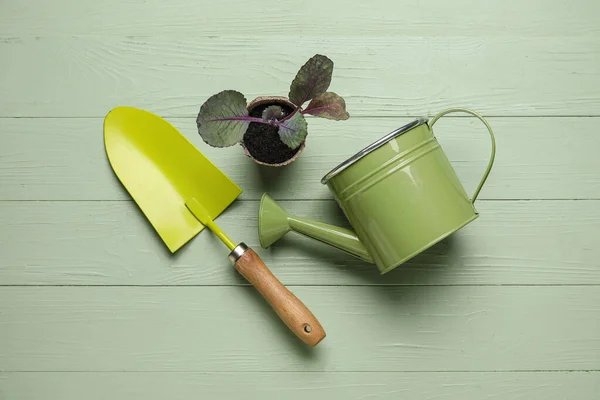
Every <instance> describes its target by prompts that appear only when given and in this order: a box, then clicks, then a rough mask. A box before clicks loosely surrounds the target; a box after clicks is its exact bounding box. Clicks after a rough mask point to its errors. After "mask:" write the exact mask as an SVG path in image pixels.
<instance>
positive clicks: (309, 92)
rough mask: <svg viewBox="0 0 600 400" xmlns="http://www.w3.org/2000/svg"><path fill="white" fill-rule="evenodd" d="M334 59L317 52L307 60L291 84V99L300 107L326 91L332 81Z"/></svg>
mask: <svg viewBox="0 0 600 400" xmlns="http://www.w3.org/2000/svg"><path fill="white" fill-rule="evenodd" d="M332 73H333V61H331V60H330V59H329V58H327V57H325V56H322V55H320V54H317V55H315V56H313V57H312V58H311V59H310V60H308V61H307V62H306V64H304V65H303V66H302V67H301V68H300V71H298V73H297V74H296V77H295V78H294V80H293V81H292V85H291V86H290V94H289V96H288V97H289V99H290V101H291V102H292V103H294V104H295V105H297V106H298V107H300V106H302V104H304V103H305V102H307V101H308V100H310V99H312V98H314V97H317V96H318V95H320V94H321V93H324V92H325V91H326V90H327V89H328V88H329V84H330V83H331V74H332Z"/></svg>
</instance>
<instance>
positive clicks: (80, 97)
mask: <svg viewBox="0 0 600 400" xmlns="http://www.w3.org/2000/svg"><path fill="white" fill-rule="evenodd" d="M257 40H258V41H259V43H256V41H257ZM282 43H286V44H287V46H286V49H285V51H284V52H282V48H281V46H282ZM317 51H318V52H321V53H324V54H327V55H328V56H329V57H331V58H332V60H333V61H334V62H335V73H334V78H333V81H332V84H331V87H330V89H331V90H332V91H334V92H337V93H338V94H340V95H342V96H343V97H344V99H345V100H346V103H347V106H348V109H349V112H350V113H351V115H354V116H359V115H360V116H395V117H397V116H406V115H411V116H414V115H420V114H422V113H436V112H438V111H441V110H442V109H443V108H446V107H450V106H458V105H460V106H464V107H471V108H475V109H476V110H477V111H479V112H481V113H485V114H486V115H503V116H505V115H518V116H531V115H537V116H539V115H582V114H583V115H595V116H598V115H600V113H599V109H600V94H599V93H598V91H597V89H596V88H597V87H598V86H600V71H599V70H598V68H597V66H598V64H599V63H600V42H599V41H598V40H597V38H596V37H595V36H594V37H574V38H563V37H559V38H553V39H552V40H548V39H547V38H538V37H532V38H519V37H454V36H451V37H445V36H434V37H422V36H411V37H387V36H384V37H364V38H362V37H358V38H356V37H353V38H352V39H351V40H349V39H347V38H346V37H344V36H311V35H302V36H300V37H297V36H287V35H283V36H279V35H278V36H277V37H260V39H257V38H256V37H252V36H250V37H248V36H244V37H238V36H236V37H204V36H195V35H194V36H188V35H184V36H177V37H176V38H172V37H163V36H151V37H146V36H145V37H132V38H128V37H120V36H119V37H113V36H106V37H91V36H84V37H80V36H77V37H63V36H61V37H56V36H49V37H43V36H42V37H39V38H37V37H31V36H25V37H18V38H17V39H13V38H9V39H5V40H4V41H3V42H0V59H2V60H3V62H2V63H1V64H0V75H5V76H7V75H10V76H12V79H3V80H2V81H0V91H1V92H3V93H10V94H11V96H10V97H3V98H2V100H0V116H21V117H30V116H47V117H51V116H53V117H58V116H60V117H75V116H76V117H102V116H104V115H105V114H106V113H107V112H108V111H109V110H110V109H111V108H112V107H114V106H115V105H120V104H127V105H133V106H137V107H142V108H147V109H149V110H151V111H153V112H155V113H159V114H161V115H165V116H183V117H188V116H190V115H194V114H197V112H198V109H199V107H200V105H201V104H202V103H203V102H204V100H205V99H206V98H208V97H209V96H210V95H212V94H214V93H216V92H219V91H221V90H225V89H236V90H239V91H241V92H242V93H244V94H245V95H246V96H247V99H248V101H250V100H251V99H252V98H254V97H256V96H262V95H287V93H288V92H289V87H290V83H291V82H292V79H293V78H294V76H295V74H296V72H297V70H298V68H299V67H300V66H301V65H302V64H303V63H304V62H305V61H306V60H307V59H308V58H309V57H311V56H312V55H314V54H315V52H317ZM265 60H269V62H268V63H265ZM374 65H375V66H377V67H376V68H374V67H373V66H374ZM224 66H225V67H224ZM542 71H543V73H542ZM47 76H52V78H53V79H51V80H48V79H46V77H47ZM249 76H250V77H251V79H249V78H248V77H249ZM481 98H485V99H486V101H479V99H481Z"/></svg>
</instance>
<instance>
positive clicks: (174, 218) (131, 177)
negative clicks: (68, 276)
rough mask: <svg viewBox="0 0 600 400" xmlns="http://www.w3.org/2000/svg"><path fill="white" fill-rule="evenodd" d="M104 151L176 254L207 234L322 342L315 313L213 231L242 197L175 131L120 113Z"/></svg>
mask: <svg viewBox="0 0 600 400" xmlns="http://www.w3.org/2000/svg"><path fill="white" fill-rule="evenodd" d="M104 145H105V147H106V154H107V156H108V159H109V162H110V164H111V166H112V168H113V170H114V171H115V174H116V175H117V177H118V178H119V180H120V181H121V183H122V184H123V186H125V188H126V189H127V191H128V192H129V194H130V195H131V197H132V198H133V199H134V200H135V202H136V203H137V204H138V206H139V207H140V209H141V210H142V212H143V213H144V215H145V216H146V217H147V218H148V220H149V221H150V223H151V224H152V226H153V227H154V229H156V231H157V232H158V234H159V236H160V237H161V238H162V240H163V241H164V242H165V244H166V245H167V247H168V248H169V250H170V251H171V252H173V253H174V252H176V251H177V250H178V249H179V248H180V247H181V246H183V245H184V244H185V243H187V242H188V241H189V240H190V239H192V238H193V237H194V236H196V234H198V233H199V232H200V231H202V230H203V229H204V227H205V226H206V227H208V228H209V229H210V230H211V231H212V232H213V233H215V235H216V236H217V237H218V238H219V239H220V240H221V241H222V242H223V243H224V244H225V245H226V246H227V247H228V248H229V250H230V251H231V253H229V259H230V260H231V262H232V263H233V264H234V266H235V269H236V270H237V271H238V272H239V273H240V274H241V275H242V276H244V278H246V279H247V280H248V282H250V283H251V284H252V285H253V286H254V287H255V288H256V289H257V290H258V291H259V292H260V294H261V295H262V296H263V297H264V298H265V299H266V300H267V302H268V303H269V304H270V305H271V307H273V309H274V310H275V312H276V313H277V314H278V315H279V317H280V318H281V320H282V321H283V322H284V323H285V324H286V325H287V326H288V327H289V328H290V329H291V330H292V332H294V333H295V334H296V336H298V337H299V338H300V339H301V340H302V341H303V342H305V343H306V344H308V345H310V346H315V345H316V344H317V343H319V342H320V341H321V340H322V339H323V338H324V337H325V331H324V330H323V327H322V326H321V324H320V323H319V321H317V319H316V318H315V317H314V315H313V314H312V313H311V312H310V310H309V309H308V308H307V307H306V306H305V305H304V304H303V303H302V302H301V301H300V300H299V299H298V298H297V297H296V296H294V294H292V293H291V292H290V291H289V290H288V289H287V288H286V287H285V286H284V285H283V284H282V283H281V282H280V281H279V280H278V279H277V278H276V277H275V276H274V275H273V274H272V273H271V271H269V269H268V268H267V266H266V265H265V264H264V263H263V262H262V260H261V259H260V257H259V256H258V255H257V254H256V253H255V252H254V251H253V250H252V249H250V248H249V247H248V246H246V245H245V244H244V243H239V244H236V243H235V242H233V241H232V240H231V239H230V238H229V237H228V236H227V235H226V234H225V233H224V232H223V231H222V230H221V229H219V227H218V226H217V225H216V224H215V222H214V219H215V218H217V216H219V215H220V214H221V213H222V212H223V211H224V210H225V209H226V208H227V207H228V206H229V204H231V203H232V202H233V201H234V200H235V199H236V198H237V197H238V196H239V195H240V193H241V192H242V190H241V189H240V188H239V187H238V186H237V185H236V184H235V183H234V182H233V181H231V180H230V179H229V178H228V177H227V176H226V175H225V174H224V173H223V172H221V171H220V170H219V169H218V168H217V167H216V166H215V165H214V164H213V163H212V162H211V161H210V160H208V159H207V158H206V157H205V156H204V155H203V154H202V153H201V152H200V151H198V149H197V148H196V147H195V146H194V145H193V144H192V143H191V142H189V141H188V140H187V139H186V138H185V137H184V136H183V135H181V134H180V133H179V132H178V131H177V130H176V129H175V128H174V127H173V126H172V125H171V124H169V123H168V122H167V121H165V120H164V119H162V118H160V117H159V116H157V115H154V114H152V113H150V112H147V111H144V110H140V109H137V108H132V107H117V108H115V109H113V110H111V111H110V112H109V113H108V115H107V116H106V118H105V120H104Z"/></svg>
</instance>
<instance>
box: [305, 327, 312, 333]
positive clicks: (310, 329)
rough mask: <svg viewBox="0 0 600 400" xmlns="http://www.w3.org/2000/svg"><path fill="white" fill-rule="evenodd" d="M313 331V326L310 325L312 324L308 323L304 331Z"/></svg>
mask: <svg viewBox="0 0 600 400" xmlns="http://www.w3.org/2000/svg"><path fill="white" fill-rule="evenodd" d="M311 331H312V328H311V327H310V325H306V326H305V327H304V332H306V333H310V332H311Z"/></svg>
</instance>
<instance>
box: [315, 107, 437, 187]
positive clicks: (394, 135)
mask: <svg viewBox="0 0 600 400" xmlns="http://www.w3.org/2000/svg"><path fill="white" fill-rule="evenodd" d="M426 123H427V118H418V119H416V120H414V121H412V122H410V123H408V124H406V125H404V126H401V127H400V128H398V129H396V130H395V131H392V132H390V133H388V134H387V135H385V136H384V137H382V138H381V139H379V140H377V141H376V142H373V143H371V144H370V145H368V146H367V147H365V148H364V149H362V150H361V151H359V152H358V153H356V154H354V155H353V156H352V157H350V158H348V159H347V160H346V161H344V162H342V163H341V164H339V165H338V166H337V167H335V168H334V169H332V170H331V171H329V172H328V173H327V174H326V175H325V176H324V177H323V178H321V183H322V184H326V183H327V181H329V180H330V179H331V178H333V177H334V176H336V175H337V174H339V173H340V172H342V171H343V170H345V169H346V168H348V167H349V166H351V165H352V164H354V163H355V162H357V161H358V160H360V159H361V158H363V157H364V156H366V155H367V154H369V153H371V152H373V151H375V150H377V149H378V148H379V147H381V146H383V145H384V144H386V143H387V142H389V141H390V140H392V139H394V138H397V137H398V136H400V135H402V134H403V133H406V132H408V131H409V130H411V129H413V128H416V127H417V126H420V125H423V124H426Z"/></svg>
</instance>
